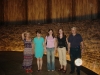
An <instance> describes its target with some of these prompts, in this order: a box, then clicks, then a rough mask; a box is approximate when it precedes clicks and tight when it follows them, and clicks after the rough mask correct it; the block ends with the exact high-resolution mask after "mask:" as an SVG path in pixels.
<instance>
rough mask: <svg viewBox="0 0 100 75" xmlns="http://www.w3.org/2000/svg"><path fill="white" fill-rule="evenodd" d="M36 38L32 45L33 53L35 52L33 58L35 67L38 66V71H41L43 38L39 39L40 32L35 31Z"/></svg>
mask: <svg viewBox="0 0 100 75" xmlns="http://www.w3.org/2000/svg"><path fill="white" fill-rule="evenodd" d="M36 35H37V36H36V37H35V38H34V39H33V44H34V51H35V57H36V58H37V66H38V71H37V72H39V71H41V70H42V63H43V60H42V57H43V54H44V38H43V37H41V31H40V30H37V31H36Z"/></svg>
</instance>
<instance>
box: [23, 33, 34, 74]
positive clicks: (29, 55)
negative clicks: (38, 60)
mask: <svg viewBox="0 0 100 75" xmlns="http://www.w3.org/2000/svg"><path fill="white" fill-rule="evenodd" d="M22 40H23V42H24V47H25V48H24V60H23V68H24V69H25V70H26V73H29V72H33V71H32V69H31V68H32V60H33V50H32V49H33V46H32V40H31V38H30V33H29V32H24V33H22Z"/></svg>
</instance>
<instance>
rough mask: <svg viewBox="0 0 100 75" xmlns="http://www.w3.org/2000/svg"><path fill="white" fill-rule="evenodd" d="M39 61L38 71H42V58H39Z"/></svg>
mask: <svg viewBox="0 0 100 75" xmlns="http://www.w3.org/2000/svg"><path fill="white" fill-rule="evenodd" d="M39 60H40V66H39V69H40V70H42V64H43V60H42V58H40V59H39Z"/></svg>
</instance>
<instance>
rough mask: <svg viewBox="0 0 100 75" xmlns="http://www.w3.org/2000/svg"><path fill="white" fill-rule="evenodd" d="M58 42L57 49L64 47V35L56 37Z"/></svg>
mask: <svg viewBox="0 0 100 75" xmlns="http://www.w3.org/2000/svg"><path fill="white" fill-rule="evenodd" d="M57 40H58V47H60V48H62V47H66V35H64V36H63V37H62V38H60V37H57Z"/></svg>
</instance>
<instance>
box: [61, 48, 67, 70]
mask: <svg viewBox="0 0 100 75" xmlns="http://www.w3.org/2000/svg"><path fill="white" fill-rule="evenodd" d="M62 58H63V66H64V70H65V71H66V65H67V61H66V48H65V47H64V48H63V50H62Z"/></svg>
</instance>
